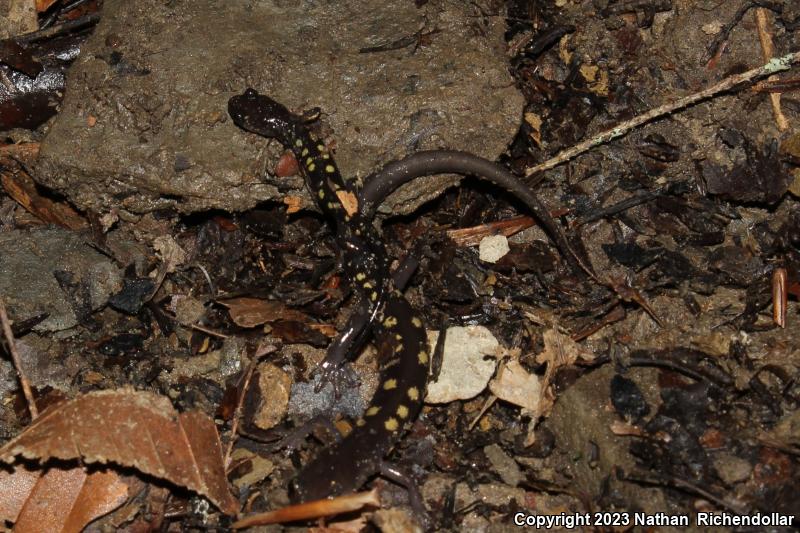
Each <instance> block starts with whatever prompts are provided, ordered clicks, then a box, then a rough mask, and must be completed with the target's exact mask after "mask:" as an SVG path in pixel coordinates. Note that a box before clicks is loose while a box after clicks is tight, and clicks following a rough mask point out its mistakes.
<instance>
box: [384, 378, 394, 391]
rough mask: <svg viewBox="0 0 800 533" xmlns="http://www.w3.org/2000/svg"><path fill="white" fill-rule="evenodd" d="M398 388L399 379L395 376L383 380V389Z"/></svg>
mask: <svg viewBox="0 0 800 533" xmlns="http://www.w3.org/2000/svg"><path fill="white" fill-rule="evenodd" d="M396 388H397V380H396V379H394V378H392V379H387V380H386V381H384V382H383V390H393V389H396Z"/></svg>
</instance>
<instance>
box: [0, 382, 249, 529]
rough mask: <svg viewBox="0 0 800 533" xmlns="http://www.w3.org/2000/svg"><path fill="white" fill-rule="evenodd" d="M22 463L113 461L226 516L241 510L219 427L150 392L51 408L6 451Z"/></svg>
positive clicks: (3, 451)
mask: <svg viewBox="0 0 800 533" xmlns="http://www.w3.org/2000/svg"><path fill="white" fill-rule="evenodd" d="M17 456H23V457H26V458H29V459H37V460H39V461H40V462H44V461H46V460H47V459H49V458H51V457H55V458H58V459H64V460H71V459H81V460H82V461H84V462H86V463H103V464H105V463H108V462H113V463H116V464H119V465H123V466H128V467H133V468H135V469H136V470H138V471H140V472H143V473H145V474H150V475H152V476H155V477H158V478H162V479H166V480H168V481H170V482H172V483H174V484H176V485H179V486H182V487H185V488H187V489H190V490H192V491H194V492H197V493H198V494H202V495H203V496H205V497H207V498H208V499H209V500H210V501H211V502H212V503H213V504H214V505H216V506H217V507H219V509H220V510H222V511H223V512H225V513H228V514H235V513H236V511H237V510H238V503H237V502H236V500H235V499H234V498H233V496H232V495H231V493H230V492H229V490H228V486H227V479H226V477H225V470H224V468H223V464H222V446H221V444H220V441H219V435H218V434H217V431H216V427H215V426H214V422H213V421H212V420H211V419H209V418H208V417H206V416H204V415H202V414H199V413H193V412H190V413H183V414H179V413H177V412H176V411H175V409H174V408H173V407H172V404H171V403H170V402H169V400H167V399H166V398H164V397H161V396H157V395H155V394H151V393H147V392H137V391H133V390H129V389H123V390H116V391H98V392H93V393H89V394H86V395H84V396H80V397H78V398H75V399H74V400H71V401H68V402H66V403H63V404H61V405H58V406H54V407H52V408H49V409H47V410H46V411H44V412H43V413H42V414H41V415H40V416H39V418H37V419H36V420H35V421H34V422H33V423H31V425H30V426H29V427H28V428H27V429H26V430H25V431H23V432H22V434H20V435H19V436H17V437H16V438H15V439H13V440H11V441H10V442H8V443H7V444H6V445H5V446H4V447H3V448H0V460H2V461H5V462H8V463H11V462H13V461H14V458H15V457H17Z"/></svg>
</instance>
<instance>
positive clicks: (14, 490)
mask: <svg viewBox="0 0 800 533" xmlns="http://www.w3.org/2000/svg"><path fill="white" fill-rule="evenodd" d="M40 475H41V472H39V471H36V470H28V469H27V468H25V467H24V466H22V465H17V466H15V467H13V469H12V467H8V469H0V521H3V520H5V521H8V522H16V521H17V516H18V515H19V511H20V509H22V506H23V505H24V504H25V500H27V499H28V495H29V494H30V493H31V491H32V490H33V487H34V486H35V485H36V481H38V479H39V476H40Z"/></svg>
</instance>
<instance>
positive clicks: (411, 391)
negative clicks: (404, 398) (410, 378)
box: [408, 387, 419, 402]
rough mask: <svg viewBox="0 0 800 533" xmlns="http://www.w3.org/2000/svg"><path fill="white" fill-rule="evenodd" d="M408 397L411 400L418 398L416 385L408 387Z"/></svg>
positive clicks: (414, 400)
mask: <svg viewBox="0 0 800 533" xmlns="http://www.w3.org/2000/svg"><path fill="white" fill-rule="evenodd" d="M408 399H409V400H411V401H412V402H416V401H417V400H419V389H418V388H416V387H411V388H410V389H408Z"/></svg>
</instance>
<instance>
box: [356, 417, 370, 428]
mask: <svg viewBox="0 0 800 533" xmlns="http://www.w3.org/2000/svg"><path fill="white" fill-rule="evenodd" d="M366 425H367V422H366V421H365V420H364V419H363V418H359V419H358V420H356V426H358V427H361V426H366Z"/></svg>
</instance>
